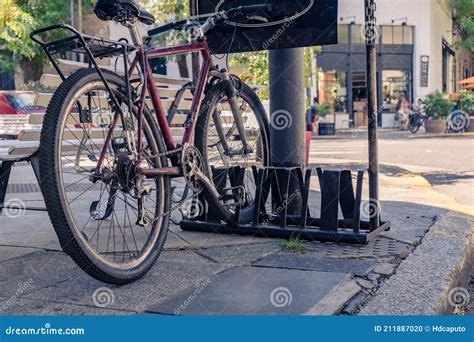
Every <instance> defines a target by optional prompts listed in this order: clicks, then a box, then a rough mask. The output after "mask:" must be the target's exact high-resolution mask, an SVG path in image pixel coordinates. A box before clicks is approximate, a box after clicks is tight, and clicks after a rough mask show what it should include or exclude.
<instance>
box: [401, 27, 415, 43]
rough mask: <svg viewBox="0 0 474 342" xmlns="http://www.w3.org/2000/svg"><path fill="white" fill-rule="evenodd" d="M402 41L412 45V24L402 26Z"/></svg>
mask: <svg viewBox="0 0 474 342" xmlns="http://www.w3.org/2000/svg"><path fill="white" fill-rule="evenodd" d="M403 43H404V44H405V45H413V26H403Z"/></svg>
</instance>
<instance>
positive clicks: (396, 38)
mask: <svg viewBox="0 0 474 342" xmlns="http://www.w3.org/2000/svg"><path fill="white" fill-rule="evenodd" d="M392 44H395V45H401V44H403V26H394V27H393V43H392Z"/></svg>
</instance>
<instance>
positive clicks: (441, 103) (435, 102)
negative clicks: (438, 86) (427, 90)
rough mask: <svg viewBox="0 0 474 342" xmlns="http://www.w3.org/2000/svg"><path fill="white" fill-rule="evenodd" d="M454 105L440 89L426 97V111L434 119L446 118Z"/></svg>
mask: <svg viewBox="0 0 474 342" xmlns="http://www.w3.org/2000/svg"><path fill="white" fill-rule="evenodd" d="M453 107H454V103H453V102H451V101H449V100H448V99H446V94H444V93H442V92H440V91H438V90H437V91H435V92H434V93H431V94H429V95H428V96H427V97H426V99H425V112H426V114H427V115H428V116H429V117H430V118H431V119H432V120H442V119H446V118H447V117H448V116H449V114H450V113H451V111H452V110H453Z"/></svg>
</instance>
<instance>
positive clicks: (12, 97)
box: [0, 90, 46, 115]
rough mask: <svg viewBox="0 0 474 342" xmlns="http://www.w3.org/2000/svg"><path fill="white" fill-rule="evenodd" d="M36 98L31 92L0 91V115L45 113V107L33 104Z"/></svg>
mask: <svg viewBox="0 0 474 342" xmlns="http://www.w3.org/2000/svg"><path fill="white" fill-rule="evenodd" d="M36 96H37V95H36V93H34V92H32V91H19V90H2V91H0V115H2V114H9V115H15V114H31V113H45V112H46V108H45V107H43V106H37V105H36V104H35V100H36Z"/></svg>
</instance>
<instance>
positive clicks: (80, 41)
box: [30, 24, 138, 130]
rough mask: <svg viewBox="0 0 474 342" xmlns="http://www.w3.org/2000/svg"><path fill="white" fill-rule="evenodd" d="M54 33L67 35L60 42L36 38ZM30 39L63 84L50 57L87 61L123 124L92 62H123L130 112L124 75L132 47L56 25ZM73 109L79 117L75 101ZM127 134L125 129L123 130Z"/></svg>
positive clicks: (98, 69) (105, 84)
mask: <svg viewBox="0 0 474 342" xmlns="http://www.w3.org/2000/svg"><path fill="white" fill-rule="evenodd" d="M55 30H66V31H69V32H70V33H71V35H70V36H69V37H66V38H63V39H58V40H54V41H50V42H45V41H43V40H42V39H40V38H39V37H38V36H39V35H40V34H42V33H46V32H51V31H55ZM30 38H31V39H32V40H33V41H34V42H35V43H37V44H39V45H40V46H41V47H42V48H43V50H44V52H45V53H46V55H47V56H48V58H49V60H50V61H51V63H52V64H53V67H54V69H55V70H56V72H57V73H58V74H59V76H60V77H61V79H62V80H63V81H65V80H66V76H65V75H64V73H63V72H62V71H61V68H60V67H59V65H58V62H57V61H56V59H55V58H54V57H53V55H58V54H59V55H63V54H64V53H66V52H75V53H78V54H83V55H86V56H87V57H88V60H87V62H88V63H89V68H92V67H93V68H94V69H95V70H96V71H97V74H98V75H99V76H100V78H101V80H102V82H103V83H104V86H105V89H106V90H107V92H108V93H109V94H110V100H111V102H112V105H113V106H114V107H115V108H117V110H118V112H119V113H120V116H121V118H122V120H123V121H122V122H125V120H124V113H123V110H122V107H121V106H120V104H119V103H118V101H117V98H116V96H115V95H114V93H113V92H112V90H111V89H110V86H109V84H108V82H107V80H106V79H105V76H104V73H103V70H101V68H100V66H99V65H98V63H97V61H96V58H106V57H114V56H117V57H119V56H121V57H122V58H123V62H124V70H125V81H126V85H127V95H128V99H129V101H128V107H129V110H130V112H132V110H133V108H132V101H131V94H130V93H131V91H130V87H129V84H130V78H129V75H128V68H129V62H128V54H129V53H130V52H134V51H138V49H137V48H136V47H135V46H134V45H130V44H128V42H127V41H126V40H125V39H124V40H120V41H115V40H110V39H106V38H102V37H93V36H88V35H85V34H82V33H81V32H79V31H77V30H76V29H75V28H74V27H72V26H69V25H66V24H56V25H51V26H48V27H44V28H41V29H39V30H35V31H33V32H31V34H30ZM88 96H89V98H90V97H91V94H90V93H88ZM77 107H78V110H79V113H82V110H83V109H82V105H81V103H80V102H79V101H78V102H77ZM125 130H127V129H125Z"/></svg>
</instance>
